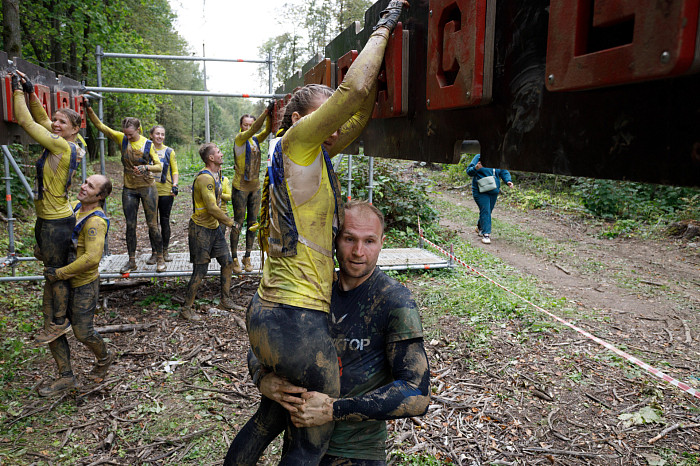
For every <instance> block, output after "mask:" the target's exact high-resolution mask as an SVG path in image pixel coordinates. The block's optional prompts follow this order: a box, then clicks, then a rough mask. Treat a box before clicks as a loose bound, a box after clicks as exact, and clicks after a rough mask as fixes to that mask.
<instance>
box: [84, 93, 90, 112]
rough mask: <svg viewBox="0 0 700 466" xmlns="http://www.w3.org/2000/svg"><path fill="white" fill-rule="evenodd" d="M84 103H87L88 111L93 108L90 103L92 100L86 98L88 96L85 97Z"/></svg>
mask: <svg viewBox="0 0 700 466" xmlns="http://www.w3.org/2000/svg"><path fill="white" fill-rule="evenodd" d="M83 102H85V108H86V109H88V108H92V104H91V103H90V99H89V98H88V96H86V95H84V96H83Z"/></svg>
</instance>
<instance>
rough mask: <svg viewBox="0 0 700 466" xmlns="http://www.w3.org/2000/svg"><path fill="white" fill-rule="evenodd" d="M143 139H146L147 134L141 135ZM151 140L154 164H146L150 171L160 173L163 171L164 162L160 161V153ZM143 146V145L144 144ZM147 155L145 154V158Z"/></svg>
mask: <svg viewBox="0 0 700 466" xmlns="http://www.w3.org/2000/svg"><path fill="white" fill-rule="evenodd" d="M141 137H142V138H143V139H146V137H145V136H141ZM152 142H153V141H151V152H150V154H151V161H152V162H153V164H152V165H146V166H147V167H148V171H149V172H151V173H160V172H162V171H163V164H162V163H161V161H160V158H159V157H158V153H157V152H156V147H155V146H156V145H155V144H153V143H152ZM143 144H144V146H145V145H146V141H144V142H143ZM142 148H143V146H142ZM146 157H147V156H146V154H143V158H144V159H145V158H146Z"/></svg>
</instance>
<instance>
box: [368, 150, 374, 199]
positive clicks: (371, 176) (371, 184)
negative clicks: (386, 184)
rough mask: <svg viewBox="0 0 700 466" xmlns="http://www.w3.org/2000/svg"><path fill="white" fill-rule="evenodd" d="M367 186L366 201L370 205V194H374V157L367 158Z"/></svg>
mask: <svg viewBox="0 0 700 466" xmlns="http://www.w3.org/2000/svg"><path fill="white" fill-rule="evenodd" d="M368 178H369V184H367V191H368V192H369V198H368V199H367V200H368V201H369V203H370V204H371V203H372V194H373V192H374V157H372V156H370V157H369V176H368Z"/></svg>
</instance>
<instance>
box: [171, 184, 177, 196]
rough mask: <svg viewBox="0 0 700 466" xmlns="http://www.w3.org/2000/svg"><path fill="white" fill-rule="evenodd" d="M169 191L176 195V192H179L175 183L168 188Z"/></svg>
mask: <svg viewBox="0 0 700 466" xmlns="http://www.w3.org/2000/svg"><path fill="white" fill-rule="evenodd" d="M170 191H172V193H173V196H177V193H178V192H179V190H178V189H177V186H176V185H173V187H172V188H170Z"/></svg>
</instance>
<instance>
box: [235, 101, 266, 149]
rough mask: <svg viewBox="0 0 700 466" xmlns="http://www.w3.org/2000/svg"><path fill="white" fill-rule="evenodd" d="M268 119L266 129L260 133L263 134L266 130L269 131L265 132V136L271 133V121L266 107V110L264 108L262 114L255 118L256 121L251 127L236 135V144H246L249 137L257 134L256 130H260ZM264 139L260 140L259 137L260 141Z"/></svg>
mask: <svg viewBox="0 0 700 466" xmlns="http://www.w3.org/2000/svg"><path fill="white" fill-rule="evenodd" d="M266 121H267V122H268V123H267V124H266V125H265V130H263V131H262V132H261V133H260V134H263V133H265V131H267V133H265V137H267V135H268V134H270V123H269V118H268V112H267V108H266V109H265V110H263V112H262V113H261V114H260V116H259V117H258V118H257V119H256V120H255V122H253V124H252V125H251V126H250V128H248V130H247V131H241V132H240V133H238V134H237V135H236V140H235V143H236V145H237V146H242V145H243V144H245V142H246V141H247V140H248V139H250V138H252V137H253V136H255V133H256V132H258V131H260V128H262V125H263V123H265V122H266ZM258 136H259V135H258ZM262 141H264V138H263V139H262V140H260V137H258V142H262Z"/></svg>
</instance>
